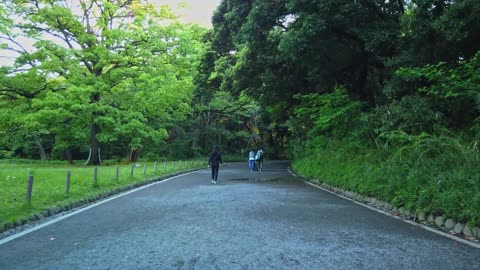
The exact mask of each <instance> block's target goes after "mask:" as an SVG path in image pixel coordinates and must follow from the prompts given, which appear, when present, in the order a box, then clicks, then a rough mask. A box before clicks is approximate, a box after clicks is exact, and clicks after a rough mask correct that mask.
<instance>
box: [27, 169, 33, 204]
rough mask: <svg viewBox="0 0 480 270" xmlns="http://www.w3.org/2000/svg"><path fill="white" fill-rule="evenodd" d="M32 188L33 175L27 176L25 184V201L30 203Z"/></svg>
mask: <svg viewBox="0 0 480 270" xmlns="http://www.w3.org/2000/svg"><path fill="white" fill-rule="evenodd" d="M32 188H33V175H29V176H28V186H27V198H26V199H27V203H28V204H30V200H31V198H32Z"/></svg>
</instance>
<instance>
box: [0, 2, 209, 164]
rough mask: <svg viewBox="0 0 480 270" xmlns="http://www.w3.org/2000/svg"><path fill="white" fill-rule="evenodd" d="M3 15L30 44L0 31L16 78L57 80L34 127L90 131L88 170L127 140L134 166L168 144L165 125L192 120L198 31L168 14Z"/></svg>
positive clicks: (87, 8)
mask: <svg viewBox="0 0 480 270" xmlns="http://www.w3.org/2000/svg"><path fill="white" fill-rule="evenodd" d="M2 10H6V11H8V13H9V14H11V15H12V16H11V19H10V20H5V24H10V26H13V27H14V28H13V29H16V30H15V31H17V30H18V31H21V34H23V36H26V37H28V38H31V39H33V40H35V42H34V43H33V47H34V48H33V49H29V48H26V47H24V46H22V45H21V43H20V42H19V41H17V40H18V38H19V37H20V33H16V32H15V33H14V32H11V31H8V30H7V28H2V30H3V35H2V37H1V38H2V39H3V41H4V45H3V46H4V47H6V48H7V49H9V50H11V51H16V52H18V54H19V56H18V57H17V58H16V62H15V65H14V67H13V70H16V71H22V70H25V69H27V70H30V72H32V73H34V74H38V75H40V76H43V77H45V78H62V79H61V80H60V81H61V87H53V86H52V87H49V88H48V89H46V91H47V92H46V93H45V95H44V96H43V97H42V98H41V99H38V100H37V102H36V103H35V104H34V106H36V107H37V108H38V112H39V113H38V114H36V115H37V116H38V118H37V119H38V120H39V119H42V121H49V120H48V119H49V117H50V121H49V122H50V123H53V122H54V121H52V116H55V117H60V119H57V122H56V123H57V124H56V126H57V127H58V128H59V129H62V130H71V133H76V134H85V130H86V129H87V128H88V130H89V135H88V136H89V145H90V149H91V158H90V160H91V162H92V163H93V164H98V163H100V162H101V158H100V144H101V143H109V142H110V143H111V142H115V141H118V140H120V139H123V138H125V137H127V138H128V141H129V142H128V147H129V149H130V151H131V157H132V158H135V157H136V155H137V152H138V151H140V149H141V148H142V147H143V146H144V145H145V144H146V143H148V142H154V141H161V140H162V139H164V138H166V136H167V133H166V130H165V127H166V125H165V124H164V123H163V122H167V121H172V120H176V119H182V118H184V116H185V114H186V113H188V112H189V98H190V95H191V89H192V84H191V81H192V79H193V78H192V77H193V75H192V74H194V73H195V71H194V67H195V65H196V64H195V63H196V59H197V56H196V55H198V54H199V53H200V51H201V45H200V43H199V42H198V41H199V38H200V36H201V34H202V32H203V30H202V29H200V28H198V27H195V26H184V25H181V24H179V23H176V22H175V16H174V15H173V14H172V13H171V12H170V10H169V9H168V8H167V7H165V6H163V7H161V8H160V10H157V9H155V8H154V7H153V6H152V5H151V4H148V2H147V1H143V0H116V1H106V0H103V1H98V0H81V1H70V0H36V1H12V0H9V1H4V2H3V3H2ZM57 82H58V80H57ZM56 86H58V83H57V85H56ZM57 134H62V133H61V132H58V133H57ZM75 136H76V135H70V137H75ZM66 137H68V136H65V134H64V135H59V136H57V139H62V138H66ZM80 137H81V136H80ZM64 142H65V140H64ZM65 147H67V146H65Z"/></svg>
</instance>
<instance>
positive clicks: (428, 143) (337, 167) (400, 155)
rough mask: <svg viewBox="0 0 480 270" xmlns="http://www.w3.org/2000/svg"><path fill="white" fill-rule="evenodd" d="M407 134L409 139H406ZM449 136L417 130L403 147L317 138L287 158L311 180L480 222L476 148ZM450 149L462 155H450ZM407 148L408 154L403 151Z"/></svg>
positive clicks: (411, 206) (398, 204) (403, 204)
mask: <svg viewBox="0 0 480 270" xmlns="http://www.w3.org/2000/svg"><path fill="white" fill-rule="evenodd" d="M410 139H412V138H410ZM452 140H454V139H453V138H447V137H446V136H445V138H442V139H439V138H435V137H433V136H427V135H419V136H418V137H416V138H415V141H414V142H411V143H410V144H408V143H406V142H404V143H403V144H407V145H408V146H404V147H403V148H399V147H393V146H391V147H390V148H389V150H388V152H387V154H385V152H384V151H385V150H384V149H383V150H382V149H375V148H367V147H365V146H364V145H358V144H355V143H352V142H350V141H339V140H332V139H328V138H327V137H317V138H315V139H314V140H311V141H309V142H307V143H306V144H305V148H304V149H305V151H303V152H298V153H297V154H298V155H297V156H296V157H295V161H294V162H293V168H294V170H295V171H297V172H299V173H301V174H302V175H305V176H307V177H309V178H311V179H318V180H319V181H321V182H324V183H328V184H331V185H335V186H338V187H341V188H343V189H346V190H353V191H356V192H359V193H361V194H364V195H367V196H374V197H377V198H379V199H382V200H384V201H387V202H390V203H392V204H393V205H395V206H397V207H401V206H403V207H405V208H407V209H410V210H413V211H424V212H427V213H432V214H445V215H446V216H448V217H450V218H454V219H456V220H459V221H463V222H469V223H471V224H480V216H479V212H478V207H476V205H478V204H476V203H477V201H478V198H480V197H479V196H480V173H479V172H478V169H477V168H478V167H479V166H480V163H479V152H478V151H474V150H472V149H470V148H469V147H468V145H465V144H459V142H458V141H456V142H452ZM452 148H455V149H456V151H461V152H462V154H463V157H462V156H460V158H459V156H458V155H457V156H451V155H452V154H454V152H452ZM407 152H408V155H411V156H406V154H407Z"/></svg>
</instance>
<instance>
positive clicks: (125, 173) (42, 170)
mask: <svg viewBox="0 0 480 270" xmlns="http://www.w3.org/2000/svg"><path fill="white" fill-rule="evenodd" d="M154 164H155V163H154V162H145V163H143V162H142V163H140V165H136V164H134V166H133V176H132V175H131V168H132V167H131V164H124V165H112V166H99V167H96V168H97V171H96V181H95V178H94V177H95V167H92V166H89V167H86V166H55V165H52V166H48V167H46V166H44V165H37V166H35V165H26V164H21V165H14V164H8V165H2V168H0V209H1V211H0V232H2V231H5V230H7V229H10V228H12V227H16V226H20V225H23V224H25V223H27V222H28V221H29V219H30V220H32V219H33V220H35V219H41V218H42V217H44V216H48V215H49V214H51V213H49V212H48V211H49V209H50V210H51V209H52V208H55V207H56V208H57V209H61V208H64V207H67V208H69V207H71V205H72V204H74V203H78V202H81V201H82V200H83V201H84V202H86V201H88V200H90V201H91V200H92V199H91V198H94V197H96V196H98V195H100V194H105V193H111V194H113V193H115V192H114V191H115V190H120V189H122V188H123V189H124V188H125V187H129V186H132V185H135V184H138V183H142V182H144V181H145V180H147V179H156V178H157V177H161V176H163V175H169V174H172V173H176V172H181V171H186V170H190V169H195V168H199V167H203V166H206V161H204V160H201V161H200V160H195V161H191V162H189V163H188V167H187V166H184V167H183V168H178V167H177V168H175V167H169V166H165V167H164V168H162V170H158V169H157V170H156V171H155V170H154ZM165 164H166V163H165ZM144 172H145V173H144ZM68 173H70V181H69V184H67V182H68V180H67V179H68ZM29 176H33V186H32V192H31V197H30V203H28V201H27V188H28V181H29ZM95 183H96V184H95ZM67 188H68V190H67ZM87 198H89V199H88V200H86V199H87ZM80 204H81V203H80ZM57 211H61V210H57Z"/></svg>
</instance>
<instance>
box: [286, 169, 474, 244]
mask: <svg viewBox="0 0 480 270" xmlns="http://www.w3.org/2000/svg"><path fill="white" fill-rule="evenodd" d="M289 170H290V169H289ZM290 173H292V174H293V175H296V176H298V177H300V178H302V179H303V180H304V182H306V183H308V184H310V185H313V186H315V187H318V188H321V189H322V190H325V191H327V192H330V193H333V194H335V195H337V196H340V197H343V198H345V199H348V200H351V201H353V202H356V203H358V204H361V205H363V206H366V207H368V208H371V209H373V210H377V211H378V212H381V213H384V214H387V215H390V216H392V217H395V218H398V219H401V220H403V221H405V222H408V223H410V224H413V225H417V226H421V227H423V228H425V229H427V230H429V231H433V232H436V233H439V234H441V235H444V236H447V237H449V238H452V239H454V240H457V241H461V240H463V241H461V242H464V243H466V244H469V245H470V246H473V247H476V248H480V241H479V240H480V227H478V226H476V227H472V226H470V225H468V224H462V223H459V222H455V221H454V220H452V219H447V218H445V217H444V216H433V215H432V214H429V215H428V216H427V214H426V213H423V212H420V213H411V212H410V211H409V210H407V209H405V208H403V207H400V208H396V207H393V206H392V205H390V204H389V203H387V202H383V201H381V200H378V199H377V198H373V197H368V196H365V195H362V194H358V193H355V192H353V191H345V190H342V189H340V188H338V187H335V186H332V185H329V184H325V183H322V182H321V181H319V180H317V179H308V178H306V177H303V176H302V175H299V174H296V173H294V172H293V171H291V170H290Z"/></svg>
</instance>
